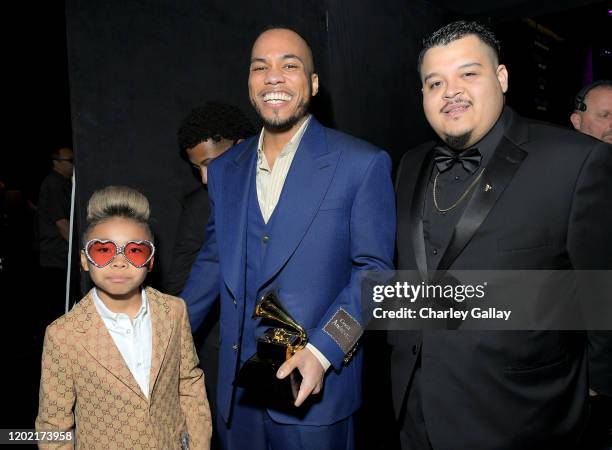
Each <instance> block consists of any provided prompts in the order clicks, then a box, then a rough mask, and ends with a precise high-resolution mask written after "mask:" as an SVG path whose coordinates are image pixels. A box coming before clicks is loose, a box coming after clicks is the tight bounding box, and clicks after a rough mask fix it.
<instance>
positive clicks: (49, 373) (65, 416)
mask: <svg viewBox="0 0 612 450" xmlns="http://www.w3.org/2000/svg"><path fill="white" fill-rule="evenodd" d="M149 215H150V211H149V202H148V201H147V199H146V197H145V196H144V195H142V194H141V193H139V192H138V191H135V190H134V189H131V188H128V187H122V186H109V187H107V188H104V189H101V190H99V191H96V192H95V193H94V194H93V196H92V197H91V199H90V200H89V203H88V206H87V222H88V226H87V230H86V232H85V233H84V239H83V241H84V242H85V244H84V246H83V250H82V251H81V265H82V267H83V269H84V270H85V271H87V272H88V273H89V275H90V277H91V280H92V281H93V283H94V284H95V287H94V288H93V289H92V290H91V291H90V292H89V293H88V294H87V295H86V296H85V297H84V298H83V299H82V300H81V301H80V302H79V303H77V304H76V305H75V307H74V308H73V309H72V310H71V311H70V312H68V313H67V314H65V315H63V316H62V317H60V318H59V319H57V320H56V321H55V322H53V323H52V324H51V325H49V327H48V328H47V331H46V334H45V342H44V348H43V356H42V376H41V381H40V401H39V409H38V417H37V418H36V431H38V432H39V434H40V435H41V436H43V437H47V438H48V439H46V442H45V441H43V442H41V444H40V447H41V448H47V447H48V448H72V447H74V446H76V447H77V448H105V449H106V448H126V449H136V448H147V449H151V448H157V449H164V450H166V449H168V450H169V449H186V448H189V449H192V450H193V449H208V448H209V447H210V436H211V429H212V426H211V419H210V410H209V407H208V400H207V398H206V391H205V389H204V375H203V373H202V370H200V369H199V368H198V365H197V364H198V358H197V355H196V352H195V348H194V344H193V340H192V337H191V330H190V327H189V321H188V318H187V311H186V308H185V304H184V302H183V301H182V300H181V299H179V298H176V297H172V296H169V295H166V294H162V293H161V292H158V291H157V290H155V289H153V288H151V287H143V282H144V280H145V278H146V276H147V273H148V272H149V271H150V270H151V268H152V267H153V260H154V255H155V246H154V244H153V236H152V233H151V230H150V229H149V225H148V220H149ZM60 432H61V436H60V434H59V433H60ZM53 433H55V437H53V436H54V434H53ZM66 433H68V434H66ZM69 433H72V434H73V435H74V438H75V440H73V441H70V440H63V442H62V437H63V438H64V439H65V437H66V436H67V435H69ZM53 439H56V440H55V442H52V440H53Z"/></svg>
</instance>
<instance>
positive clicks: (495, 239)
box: [389, 21, 612, 450]
mask: <svg viewBox="0 0 612 450" xmlns="http://www.w3.org/2000/svg"><path fill="white" fill-rule="evenodd" d="M498 57H499V42H498V41H497V40H496V38H495V36H494V35H493V34H492V33H491V32H490V31H489V30H487V29H486V28H484V27H483V26H481V25H480V24H477V23H474V22H464V21H460V22H454V23H451V24H449V25H447V26H445V27H443V28H441V29H440V30H438V31H436V32H435V33H434V34H433V35H432V36H431V37H429V38H428V39H426V40H425V41H424V49H423V51H422V52H421V55H420V57H419V71H420V74H421V80H422V84H423V88H422V92H423V107H424V111H425V115H426V117H427V120H428V122H429V123H430V125H431V126H432V128H433V129H434V131H435V132H436V134H437V135H438V136H439V137H440V139H441V141H442V145H437V146H436V145H435V143H427V144H424V145H421V146H419V147H417V148H415V149H413V150H411V151H409V152H407V153H406V154H405V155H404V157H403V160H402V163H401V166H400V168H399V170H398V179H397V186H396V189H397V210H398V236H397V245H398V268H399V269H407V270H419V272H420V273H421V274H423V276H424V278H428V277H429V276H430V275H431V273H432V272H433V271H435V270H438V271H446V270H451V269H462V270H463V269H465V270H472V269H475V270H476V269H494V270H539V269H549V270H556V269H559V270H572V269H607V270H609V269H612V238H611V237H610V230H612V208H611V207H610V205H611V204H612V200H611V199H612V151H610V150H611V149H610V146H609V145H608V144H606V143H603V142H598V141H596V140H595V139H591V138H589V137H586V136H583V135H580V134H578V133H576V132H574V131H570V130H565V129H561V128H557V127H554V126H551V125H546V124H542V123H535V122H532V121H528V120H526V119H523V118H522V117H520V116H518V115H517V114H516V113H515V112H514V111H512V110H511V109H510V108H508V107H506V106H504V94H505V92H506V91H507V89H508V71H507V69H506V67H505V66H504V65H501V64H499V61H498ZM438 273H439V272H438ZM389 342H390V344H391V345H392V356H391V358H392V360H391V365H392V369H391V371H392V385H393V386H392V387H393V397H394V407H395V411H396V414H397V415H398V420H399V424H400V427H401V441H402V446H403V447H404V448H410V449H430V448H434V449H470V450H476V449H521V450H524V449H535V448H538V449H552V448H555V449H559V448H582V447H581V446H582V444H581V443H580V442H581V439H583V436H582V431H583V429H584V426H585V422H586V420H587V417H588V410H589V400H588V398H589V386H590V387H591V388H592V389H593V390H594V391H595V392H597V393H599V394H602V395H611V394H612V371H611V370H610V369H611V365H612V352H611V350H610V349H611V347H610V343H609V340H608V339H607V338H606V336H605V335H601V334H598V333H593V332H582V331H574V332H567V331H566V332H560V331H488V332H486V331H446V330H443V331H440V330H439V331H403V332H401V331H400V332H393V333H390V335H389ZM587 348H588V353H587Z"/></svg>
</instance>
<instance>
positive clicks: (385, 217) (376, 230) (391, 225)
mask: <svg viewBox="0 0 612 450" xmlns="http://www.w3.org/2000/svg"><path fill="white" fill-rule="evenodd" d="M350 236H351V240H350V251H351V263H352V268H351V278H350V281H349V283H348V285H347V286H346V287H345V288H344V289H343V290H342V291H341V292H340V294H339V295H338V296H337V297H336V299H335V300H334V302H333V303H332V304H331V305H330V307H329V308H328V310H327V311H326V313H325V314H324V316H323V318H322V320H321V321H320V322H319V324H318V326H317V329H316V330H315V331H313V332H311V334H310V336H309V341H310V343H311V344H312V345H314V346H315V347H316V348H317V350H319V351H320V352H321V353H322V354H323V355H324V356H325V357H326V358H327V359H328V360H329V362H330V363H331V364H332V366H334V368H335V369H336V370H339V369H340V368H341V367H342V363H343V360H344V358H345V357H346V356H347V354H348V353H349V352H350V351H351V350H352V349H353V348H354V346H355V345H356V343H357V341H358V339H359V338H360V337H361V335H362V334H363V330H364V328H365V326H366V323H364V320H365V319H366V318H364V317H362V313H361V312H362V304H361V282H362V278H363V275H364V274H365V273H366V271H382V270H393V252H394V246H395V197H394V194H393V183H392V182H391V159H390V158H389V155H388V154H387V153H386V152H384V151H379V152H377V153H376V154H375V155H374V157H373V158H372V160H371V161H370V164H369V166H368V168H367V169H366V171H365V173H364V175H363V178H362V181H361V182H360V184H359V187H358V189H357V193H356V194H355V197H354V199H353V203H352V206H351V216H350Z"/></svg>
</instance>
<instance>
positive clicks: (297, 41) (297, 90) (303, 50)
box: [249, 29, 319, 131]
mask: <svg viewBox="0 0 612 450" xmlns="http://www.w3.org/2000/svg"><path fill="white" fill-rule="evenodd" d="M318 90H319V80H318V77H317V74H315V73H313V63H312V54H311V52H310V49H309V48H308V45H307V44H306V42H305V41H304V40H303V39H302V38H301V37H300V36H299V35H298V34H296V33H294V32H293V31H291V30H286V29H273V30H268V31H266V32H264V33H262V34H261V35H260V36H259V37H258V38H257V40H256V41H255V44H254V45H253V50H252V52H251V66H250V72H249V97H250V99H251V104H252V105H253V107H254V108H255V110H256V111H257V114H259V116H260V117H261V119H262V121H263V122H264V126H265V127H266V129H268V130H271V131H287V130H291V129H292V128H293V127H295V126H296V125H297V124H299V122H300V120H301V119H302V118H303V117H304V116H306V114H307V112H308V106H309V104H310V99H311V97H313V96H314V95H316V94H317V92H318Z"/></svg>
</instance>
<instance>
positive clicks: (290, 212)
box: [259, 117, 340, 286]
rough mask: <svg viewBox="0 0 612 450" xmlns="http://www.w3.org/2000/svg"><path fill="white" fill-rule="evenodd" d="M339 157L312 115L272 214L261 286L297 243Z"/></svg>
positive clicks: (317, 206)
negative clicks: (329, 146) (332, 149)
mask: <svg viewBox="0 0 612 450" xmlns="http://www.w3.org/2000/svg"><path fill="white" fill-rule="evenodd" d="M339 157H340V154H339V152H337V151H336V152H328V148H327V140H326V137H325V129H324V128H323V126H322V125H320V124H319V123H318V122H317V121H316V120H315V119H314V117H313V118H312V119H311V121H310V124H309V125H308V128H307V129H306V131H305V133H304V136H302V140H301V142H300V145H299V147H298V149H297V151H296V154H295V156H294V159H293V162H292V163H291V168H290V169H289V173H288V174H287V178H286V179H285V185H284V186H283V190H282V193H281V196H280V198H279V201H278V204H277V205H276V208H275V210H274V214H273V216H272V223H271V224H270V232H269V235H270V240H269V242H268V244H267V245H268V247H267V250H266V256H265V257H264V261H263V270H262V277H261V279H260V282H259V286H263V285H264V284H265V283H266V282H268V281H269V280H270V279H271V278H272V277H273V276H274V275H275V274H276V273H277V272H278V271H279V270H280V269H281V267H282V266H283V265H284V264H285V262H286V261H287V260H288V259H289V258H290V256H291V254H292V253H293V252H294V251H295V249H296V248H297V247H298V245H299V243H300V241H301V240H302V238H303V237H304V234H305V233H306V231H307V230H308V227H309V226H310V224H311V223H312V221H313V219H314V217H315V215H316V213H317V211H318V210H319V206H320V205H321V202H322V201H323V198H324V197H325V194H326V192H327V190H328V188H329V186H330V183H331V181H332V179H333V176H334V173H335V170H336V167H337V165H338V160H339ZM276 236H278V239H275V237H276Z"/></svg>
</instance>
